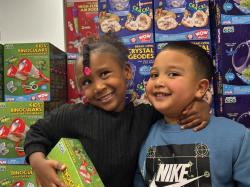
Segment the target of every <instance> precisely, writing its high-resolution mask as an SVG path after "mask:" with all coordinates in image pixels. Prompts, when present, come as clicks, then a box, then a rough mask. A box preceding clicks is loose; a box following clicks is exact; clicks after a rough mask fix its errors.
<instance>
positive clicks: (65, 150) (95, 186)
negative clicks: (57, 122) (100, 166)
mask: <svg viewBox="0 0 250 187" xmlns="http://www.w3.org/2000/svg"><path fill="white" fill-rule="evenodd" d="M48 159H52V160H58V161H59V162H60V163H62V164H65V165H66V169H65V170H63V171H60V172H58V176H59V178H60V179H61V180H62V182H64V183H65V184H66V185H67V186H68V187H80V186H81V187H88V186H89V187H90V186H91V187H104V185H103V183H102V181H101V178H100V177H99V175H98V173H97V171H96V169H95V167H94V165H93V163H92V162H91V160H90V158H89V157H88V155H87V153H86V152H85V150H84V149H83V147H82V144H81V142H80V141H79V140H77V139H68V138H62V139H60V140H59V142H58V143H57V144H56V145H55V147H54V148H53V149H52V150H51V152H50V153H49V154H48Z"/></svg>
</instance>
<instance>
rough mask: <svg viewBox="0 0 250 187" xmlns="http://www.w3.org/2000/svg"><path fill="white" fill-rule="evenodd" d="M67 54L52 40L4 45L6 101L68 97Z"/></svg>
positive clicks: (62, 99) (55, 99)
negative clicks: (50, 41)
mask: <svg viewBox="0 0 250 187" xmlns="http://www.w3.org/2000/svg"><path fill="white" fill-rule="evenodd" d="M66 74H67V64H66V53H64V52H63V51H61V50H60V49H58V48H57V47H55V46H53V45H52V44H50V43H16V44H5V45H4V100H5V101H35V100H36V101H59V100H60V101H65V102H66V100H67V91H66V90H67V82H66V81H67V79H66Z"/></svg>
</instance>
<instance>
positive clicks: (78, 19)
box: [65, 0, 99, 53]
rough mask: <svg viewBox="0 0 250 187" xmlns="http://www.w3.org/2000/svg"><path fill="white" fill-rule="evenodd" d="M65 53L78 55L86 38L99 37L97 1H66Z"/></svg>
mask: <svg viewBox="0 0 250 187" xmlns="http://www.w3.org/2000/svg"><path fill="white" fill-rule="evenodd" d="M65 16H66V20H65V27H66V28H65V31H66V51H67V52H69V53H79V52H80V49H81V48H80V45H81V44H82V43H83V41H84V39H85V38H87V37H94V38H98V37H99V32H98V23H97V22H98V2H97V0H77V1H72V0H66V10H65Z"/></svg>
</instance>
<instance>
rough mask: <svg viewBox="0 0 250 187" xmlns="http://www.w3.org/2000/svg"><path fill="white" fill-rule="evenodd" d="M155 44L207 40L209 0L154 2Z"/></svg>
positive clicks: (156, 0) (208, 36)
mask: <svg viewBox="0 0 250 187" xmlns="http://www.w3.org/2000/svg"><path fill="white" fill-rule="evenodd" d="M154 8H155V10H154V31H155V42H164V41H179V40H209V39H210V29H209V0H168V1H165V0H155V1H154Z"/></svg>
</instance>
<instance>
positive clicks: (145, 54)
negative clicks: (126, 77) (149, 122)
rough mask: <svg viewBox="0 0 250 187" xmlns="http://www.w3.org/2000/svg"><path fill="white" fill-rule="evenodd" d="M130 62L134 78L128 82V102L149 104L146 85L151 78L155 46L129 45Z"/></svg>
mask: <svg viewBox="0 0 250 187" xmlns="http://www.w3.org/2000/svg"><path fill="white" fill-rule="evenodd" d="M127 47H128V50H129V55H128V62H129V64H130V66H131V68H132V72H133V74H132V75H133V76H132V79H131V80H130V81H129V82H128V90H127V94H126V97H127V98H126V100H127V101H133V102H134V103H135V104H139V103H145V102H147V99H146V96H145V85H146V82H147V80H148V78H149V72H150V68H151V66H152V65H153V62H154V58H155V45H154V44H141V45H128V46H127Z"/></svg>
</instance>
